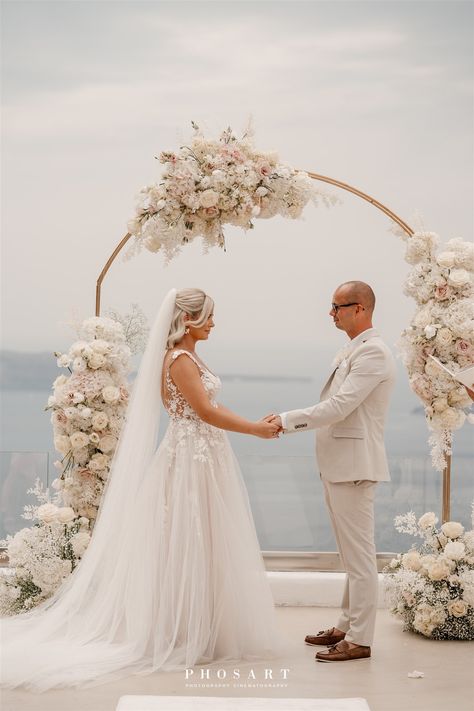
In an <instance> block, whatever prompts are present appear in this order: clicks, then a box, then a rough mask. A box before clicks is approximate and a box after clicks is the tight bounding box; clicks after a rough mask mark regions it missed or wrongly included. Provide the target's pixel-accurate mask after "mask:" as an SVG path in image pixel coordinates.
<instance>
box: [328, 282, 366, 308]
mask: <svg viewBox="0 0 474 711" xmlns="http://www.w3.org/2000/svg"><path fill="white" fill-rule="evenodd" d="M337 291H341V293H343V294H344V298H345V299H347V301H352V302H354V303H356V304H361V305H362V306H363V307H364V309H366V311H368V313H369V314H372V312H373V310H374V308H375V294H374V292H373V289H372V287H370V286H369V285H368V284H366V283H365V281H345V282H344V283H343V284H341V285H340V286H338V287H337Z"/></svg>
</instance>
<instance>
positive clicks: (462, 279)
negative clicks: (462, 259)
mask: <svg viewBox="0 0 474 711" xmlns="http://www.w3.org/2000/svg"><path fill="white" fill-rule="evenodd" d="M469 280H470V277H469V272H468V271H466V269H451V271H450V272H449V276H448V282H449V283H450V284H452V285H453V286H456V287H460V286H464V284H467V283H468V282H469Z"/></svg>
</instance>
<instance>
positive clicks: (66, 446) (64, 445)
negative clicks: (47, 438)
mask: <svg viewBox="0 0 474 711" xmlns="http://www.w3.org/2000/svg"><path fill="white" fill-rule="evenodd" d="M54 448H55V449H57V450H58V452H61V454H66V453H67V452H69V450H70V449H71V442H70V440H69V437H68V436H67V435H56V437H55V438H54Z"/></svg>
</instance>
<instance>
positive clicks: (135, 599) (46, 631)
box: [1, 418, 282, 691]
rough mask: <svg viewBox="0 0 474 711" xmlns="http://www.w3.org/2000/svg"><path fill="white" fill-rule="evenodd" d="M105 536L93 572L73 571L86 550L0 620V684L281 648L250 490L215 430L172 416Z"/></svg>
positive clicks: (49, 682) (87, 682) (183, 664)
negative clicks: (61, 577)
mask: <svg viewBox="0 0 474 711" xmlns="http://www.w3.org/2000/svg"><path fill="white" fill-rule="evenodd" d="M132 475H133V474H132V473H131V476H132ZM93 540H94V537H92V541H91V543H90V546H92V545H93ZM110 546H111V547H114V551H115V555H114V556H110V557H109V556H106V557H105V559H104V561H103V566H104V569H103V572H104V573H106V574H105V575H101V576H99V578H100V582H99V583H97V584H96V583H95V580H94V576H90V579H88V577H87V570H86V566H85V567H84V571H83V573H82V576H81V566H83V565H84V564H85V559H84V560H83V561H82V562H81V563H80V564H79V566H78V568H77V570H76V571H75V572H74V573H73V574H72V576H71V577H70V579H69V580H68V581H66V583H65V584H64V586H63V588H61V589H60V590H59V591H58V592H57V593H56V594H55V596H54V597H53V599H52V600H50V601H46V603H44V604H43V605H41V606H39V607H38V608H37V609H35V610H32V611H31V612H29V613H25V614H21V615H17V616H16V617H13V618H5V619H4V620H2V648H3V653H2V664H1V678H2V684H3V685H4V686H6V687H10V688H13V687H16V686H20V685H21V686H24V687H26V688H30V689H32V690H36V691H44V690H46V689H50V688H54V687H61V686H93V685H96V684H99V683H104V682H107V681H112V680H114V679H117V678H120V677H124V676H127V675H129V674H149V673H151V672H153V671H155V670H163V671H176V670H181V669H185V668H190V667H192V666H193V665H197V664H209V663H211V662H216V661H219V662H225V661H236V660H258V659H265V658H271V657H272V656H275V655H277V654H279V653H280V652H281V649H282V647H281V640H280V638H279V636H278V635H277V633H276V623H275V617H274V604H273V598H272V594H271V591H270V588H269V585H268V581H267V578H266V574H265V570H264V566H263V561H262V557H261V553H260V548H259V544H258V540H257V535H256V532H255V526H254V522H253V518H252V514H251V510H250V505H249V500H248V495H247V491H246V488H245V485H244V482H243V480H242V476H241V473H240V469H239V465H238V462H237V460H236V458H235V456H234V454H233V451H232V449H231V447H230V444H229V441H228V439H227V436H226V434H225V433H224V432H223V431H222V430H218V429H216V428H213V427H210V426H209V425H205V424H204V423H202V422H200V423H196V422H193V421H192V420H184V419H183V418H182V419H172V420H171V421H170V425H169V427H168V430H167V432H166V435H165V437H164V439H163V441H162V443H161V444H160V446H159V448H158V449H157V451H156V452H155V454H154V456H153V459H152V461H151V463H150V466H149V468H148V469H147V472H146V476H145V477H144V479H143V482H142V486H141V488H140V490H139V493H138V496H137V497H136V500H134V501H130V502H129V510H128V511H126V512H124V516H123V528H122V530H121V531H116V532H114V533H113V534H112V532H111V539H110ZM117 547H118V549H117ZM86 557H87V551H86V554H85V558H86ZM76 575H77V576H78V577H77V580H78V582H80V590H81V595H80V600H79V601H78V599H77V598H78V595H77V592H78V588H77V587H76V590H75V595H71V591H72V590H73V589H74V577H75V576H76ZM103 580H105V581H106V584H104V583H102V581H103ZM91 601H93V602H94V604H90V603H91Z"/></svg>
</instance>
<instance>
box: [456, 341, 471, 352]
mask: <svg viewBox="0 0 474 711" xmlns="http://www.w3.org/2000/svg"><path fill="white" fill-rule="evenodd" d="M471 351H472V346H471V344H470V343H469V342H468V341H464V340H463V339H462V338H460V339H459V340H458V341H456V352H457V353H459V355H463V356H468V355H470V354H471Z"/></svg>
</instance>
